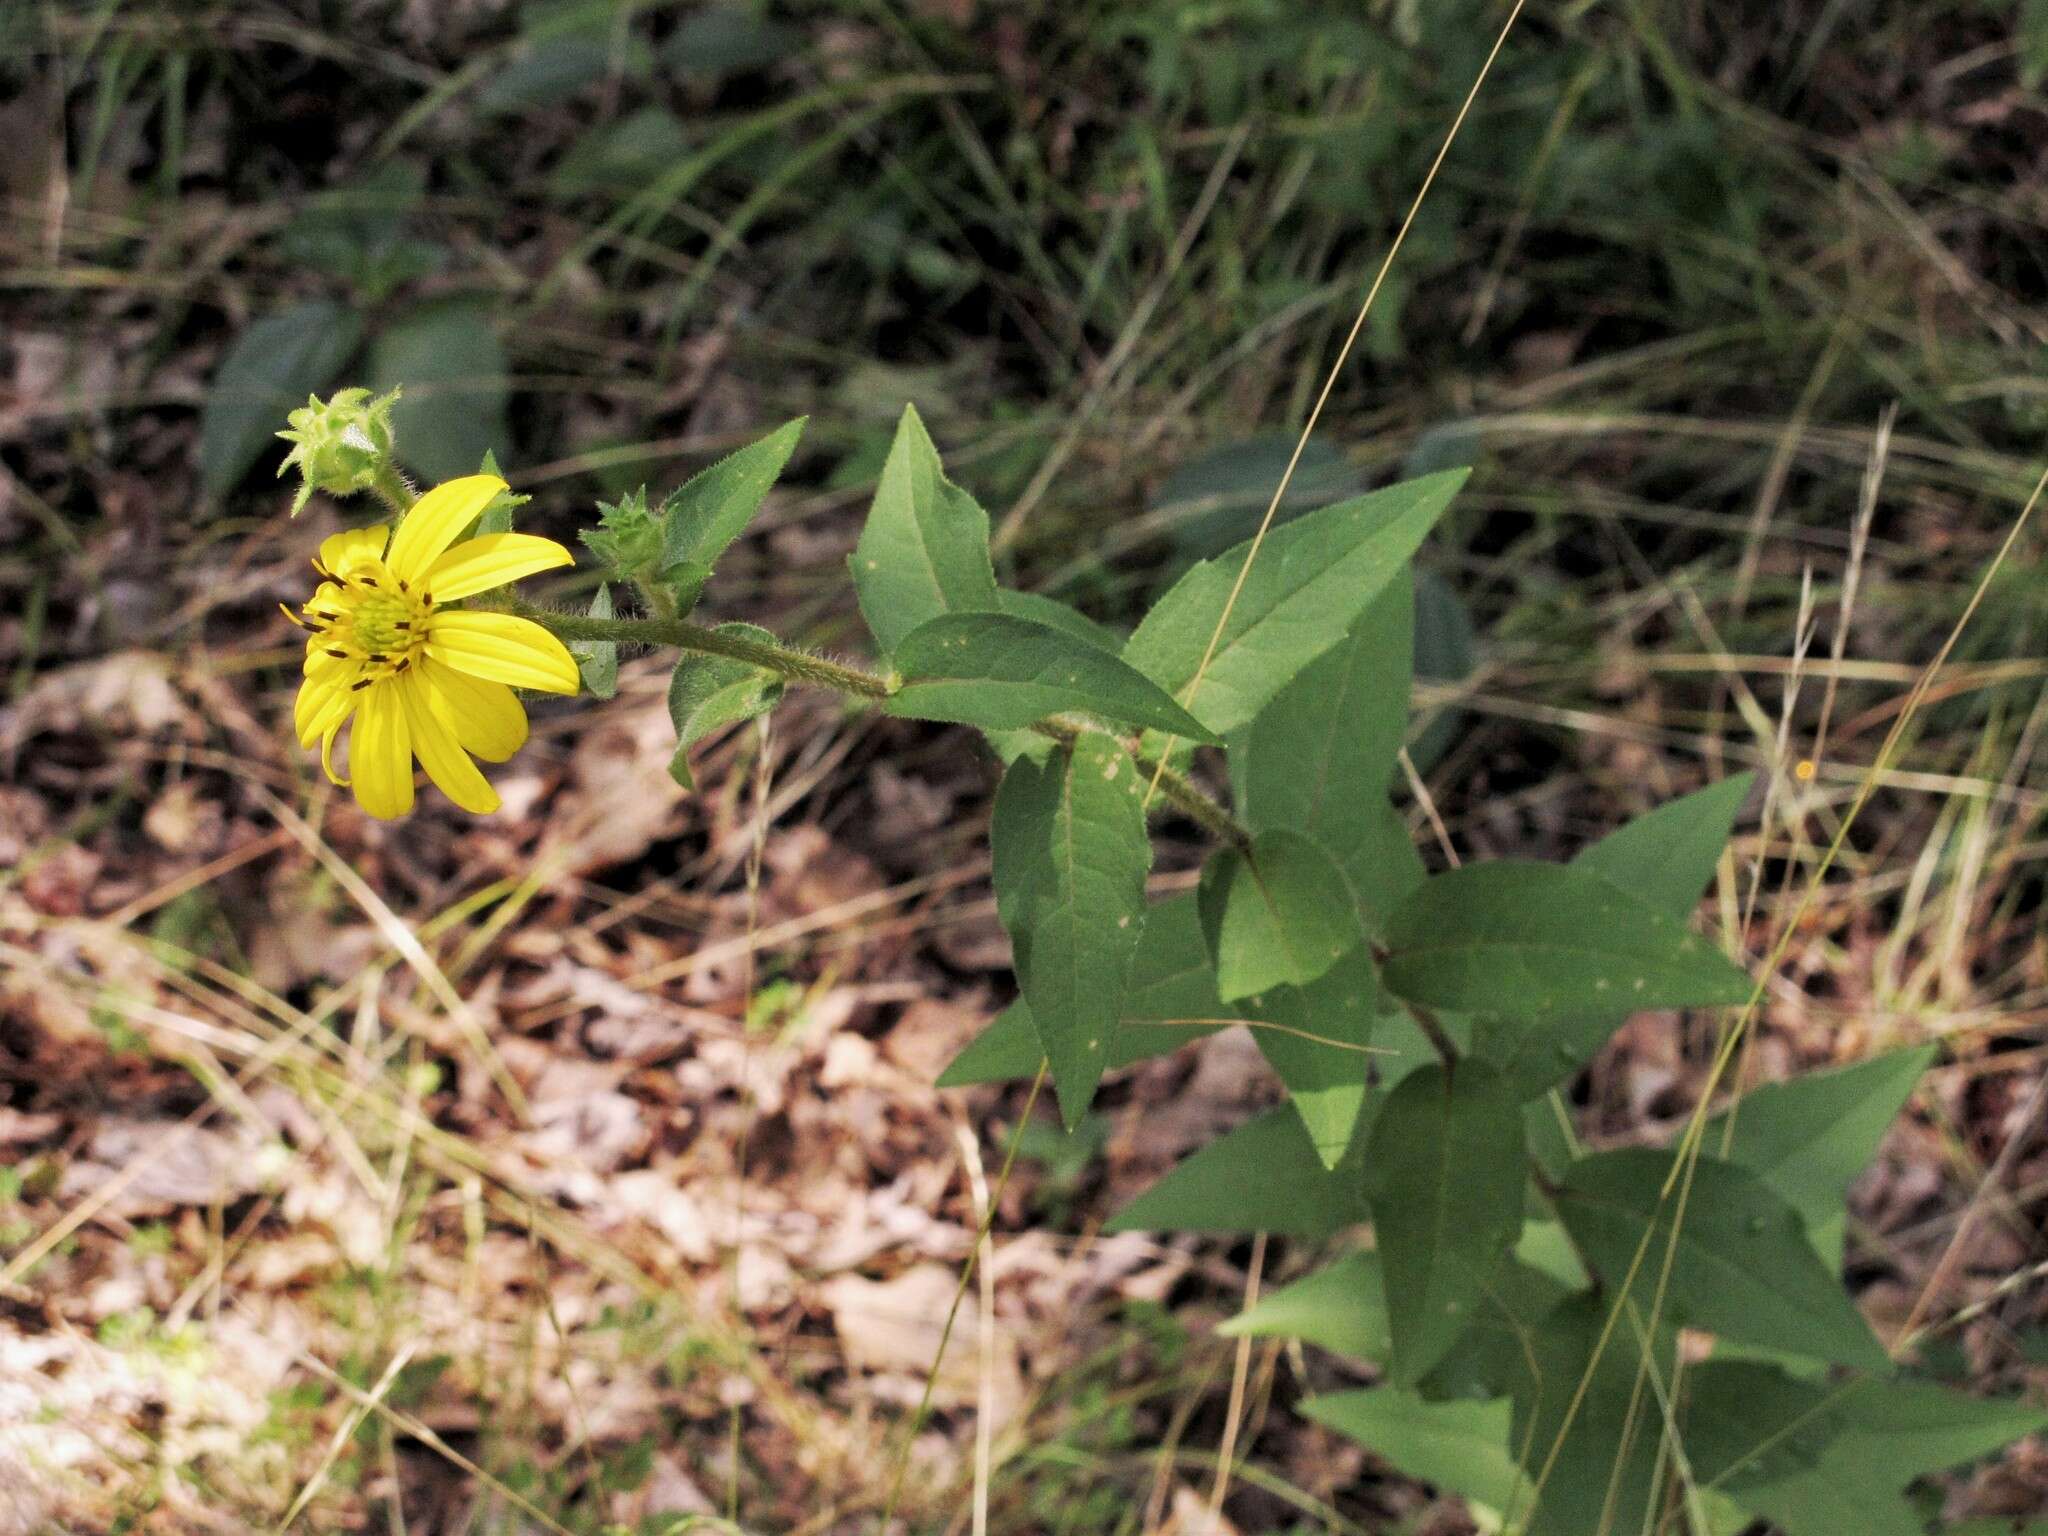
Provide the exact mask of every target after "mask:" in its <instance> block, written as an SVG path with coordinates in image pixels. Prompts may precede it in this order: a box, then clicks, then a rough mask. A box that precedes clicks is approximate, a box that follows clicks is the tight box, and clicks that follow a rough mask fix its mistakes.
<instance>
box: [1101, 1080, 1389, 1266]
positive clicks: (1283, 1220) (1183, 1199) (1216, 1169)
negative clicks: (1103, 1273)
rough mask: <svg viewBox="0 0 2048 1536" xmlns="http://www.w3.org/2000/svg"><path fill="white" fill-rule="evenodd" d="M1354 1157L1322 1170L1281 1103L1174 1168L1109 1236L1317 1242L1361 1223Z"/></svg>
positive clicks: (1120, 1216)
mask: <svg viewBox="0 0 2048 1536" xmlns="http://www.w3.org/2000/svg"><path fill="white" fill-rule="evenodd" d="M1361 1183H1362V1179H1361V1175H1360V1168H1359V1165H1358V1159H1357V1158H1356V1157H1352V1158H1347V1159H1346V1160H1345V1161H1344V1162H1343V1163H1340V1164H1339V1165H1338V1166H1337V1167H1336V1168H1335V1169H1330V1168H1325V1167H1324V1166H1323V1160H1322V1158H1321V1157H1320V1156H1318V1155H1317V1153H1316V1149H1315V1146H1314V1144H1313V1143H1312V1142H1310V1140H1309V1139H1308V1133H1307V1132H1306V1131H1305V1130H1303V1129H1302V1125H1301V1116H1299V1115H1297V1114H1296V1113H1295V1112H1294V1111H1293V1110H1291V1109H1289V1108H1288V1107H1287V1106H1286V1105H1285V1104H1282V1105H1281V1106H1280V1107H1279V1108H1278V1109H1272V1110H1268V1111H1267V1112H1266V1113H1265V1114H1263V1115H1261V1116H1260V1117H1259V1118H1258V1119H1256V1120H1254V1121H1252V1122H1250V1123H1249V1124H1247V1125H1242V1126H1239V1127H1238V1128H1237V1129H1236V1130H1234V1131H1232V1132H1231V1133H1230V1134H1229V1135H1228V1136H1225V1137H1222V1138H1221V1139H1220V1140H1217V1141H1212V1142H1211V1143H1209V1145H1208V1146H1206V1147H1204V1148H1202V1150H1201V1151H1199V1152H1197V1153H1195V1154H1194V1155H1193V1156H1191V1157H1189V1158H1187V1159H1185V1160H1184V1161H1182V1162H1181V1163H1180V1164H1178V1165H1177V1166H1176V1167H1175V1168H1174V1169H1173V1171H1172V1172H1170V1173H1168V1174H1167V1175H1166V1176H1165V1177H1164V1178H1162V1179H1161V1180H1160V1181H1159V1182H1158V1183H1157V1184H1154V1185H1153V1186H1152V1187H1151V1188H1150V1189H1148V1190H1146V1191H1145V1193H1144V1194H1142V1195H1140V1196H1138V1198H1137V1199H1135V1200H1133V1201H1132V1202H1131V1203H1130V1204H1129V1205H1127V1206H1125V1207H1124V1208H1123V1209H1122V1210H1120V1211H1118V1212H1117V1213H1116V1214H1115V1215H1114V1216H1112V1217H1111V1218H1110V1219H1109V1222H1108V1224H1107V1225H1108V1230H1110V1231H1112V1232H1273V1233H1278V1234H1280V1235H1282V1236H1285V1237H1305V1238H1324V1237H1328V1236H1330V1235H1331V1234H1332V1233H1334V1232H1339V1231H1342V1230H1343V1229H1344V1228H1345V1227H1352V1226H1357V1225H1358V1224H1359V1223H1360V1222H1362V1221H1364V1220H1365V1219H1366V1214H1367V1212H1366V1205H1365V1199H1364V1197H1363V1195H1362V1194H1361V1193H1360V1186H1361Z"/></svg>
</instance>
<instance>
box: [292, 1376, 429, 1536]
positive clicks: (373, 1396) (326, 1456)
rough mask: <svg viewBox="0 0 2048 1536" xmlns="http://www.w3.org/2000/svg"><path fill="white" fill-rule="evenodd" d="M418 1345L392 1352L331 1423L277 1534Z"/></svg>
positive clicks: (314, 1492) (321, 1483)
mask: <svg viewBox="0 0 2048 1536" xmlns="http://www.w3.org/2000/svg"><path fill="white" fill-rule="evenodd" d="M418 1347H419V1346H418V1345H417V1344H408V1345H406V1346H405V1347H404V1348H403V1349H400V1350H397V1351H396V1352H394V1353H393V1354H392V1356H391V1363H390V1364H389V1365H387V1366H385V1367H384V1374H383V1375H381V1376H379V1377H378V1378H377V1380H376V1383H375V1384H374V1385H373V1386H372V1387H371V1388H370V1390H369V1392H368V1393H367V1394H365V1395H364V1396H363V1398H361V1399H360V1400H359V1401H358V1402H357V1403H356V1405H355V1406H354V1407H353V1408H351V1409H350V1410H349V1412H348V1413H347V1414H346V1415H344V1416H343V1418H342V1421H341V1422H340V1423H339V1424H337V1425H335V1426H334V1433H333V1435H331V1436H330V1437H329V1438H328V1441H327V1449H326V1451H325V1452H323V1453H322V1455H321V1457H320V1464H319V1465H318V1466H316V1467H315V1468H314V1469H313V1475H312V1476H311V1477H309V1478H307V1479H306V1482H305V1485H304V1486H303V1487H301V1488H300V1489H299V1492H298V1496H297V1497H296V1498H294V1499H293V1500H292V1502H291V1504H290V1506H289V1507H288V1508H287V1509H286V1510H285V1512H284V1518H283V1519H281V1520H279V1521H278V1522H277V1527H276V1529H277V1536H284V1533H285V1532H286V1531H288V1530H290V1529H291V1528H292V1522H293V1521H294V1520H296V1519H298V1518H299V1516H300V1515H301V1514H302V1513H304V1511H305V1508H306V1506H307V1505H308V1504H311V1503H312V1502H313V1500H315V1499H316V1498H318V1497H319V1496H320V1490H321V1489H322V1488H324V1487H325V1486H326V1485H327V1479H328V1478H329V1477H330V1476H332V1475H333V1473H334V1464H335V1462H337V1461H339V1460H340V1459H341V1453H342V1451H343V1449H344V1448H345V1447H346V1446H347V1445H348V1443H349V1441H350V1440H352V1439H354V1438H355V1433H356V1431H357V1430H358V1429H360V1428H361V1427H362V1423H363V1420H365V1419H367V1418H368V1417H369V1416H370V1412H371V1409H372V1408H373V1407H374V1405H376V1404H377V1403H380V1402H382V1401H383V1400H384V1394H385V1393H387V1392H389V1391H390V1390H391V1384H392V1383H393V1382H395V1381H397V1380H398V1373H399V1372H400V1371H402V1370H404V1369H405V1368H406V1366H407V1364H408V1363H410V1362H411V1360H412V1357H413V1352H414V1351H415V1350H416V1349H418Z"/></svg>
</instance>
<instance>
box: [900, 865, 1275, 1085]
mask: <svg viewBox="0 0 2048 1536" xmlns="http://www.w3.org/2000/svg"><path fill="white" fill-rule="evenodd" d="M1237 1018H1238V1012H1237V1010H1236V1009H1234V1008H1226V1007H1224V1006H1223V1004H1222V1003H1221V1002H1220V1001H1218V1000H1217V997H1216V971H1215V967H1214V966H1213V965H1212V964H1211V963H1210V960H1209V944H1208V941H1207V940H1206V939H1204V938H1203V937H1202V922H1201V918H1200V917H1199V916H1197V915H1196V912H1195V898H1194V893H1193V892H1189V893H1188V894H1186V895H1182V896H1175V897H1173V898H1172V899H1171V900H1168V901H1162V902H1160V903H1158V904H1157V905H1156V906H1153V907H1151V908H1149V909H1148V910H1147V912H1146V914H1145V924H1144V931H1143V932H1142V933H1141V934H1139V935H1138V947H1137V950H1136V952H1135V953H1134V954H1133V955H1132V956H1131V974H1130V979H1129V981H1128V983H1127V984H1126V987H1125V990H1124V1011H1123V1018H1122V1020H1121V1022H1120V1026H1119V1028H1118V1029H1117V1032H1116V1034H1115V1036H1114V1037H1113V1038H1112V1039H1111V1041H1110V1047H1109V1063H1108V1066H1107V1067H1106V1068H1105V1069H1104V1070H1106V1071H1111V1072H1113V1071H1115V1070H1117V1069H1118V1068H1119V1067H1127V1066H1129V1065H1131V1063H1132V1062H1135V1061H1143V1060H1144V1059H1145V1058H1147V1057H1148V1056H1159V1055H1164V1054H1165V1053H1166V1052H1168V1051H1173V1050H1178V1049H1179V1048H1180V1047H1181V1046H1183V1045H1186V1044H1188V1043H1189V1042H1190V1041H1194V1040H1199V1039H1201V1038H1203V1037H1204V1036H1205V1035H1213V1034H1215V1033H1216V1031H1217V1030H1219V1029H1222V1028H1224V1027H1225V1026H1226V1025H1228V1024H1231V1023H1234V1022H1236V1020H1237ZM1168 1021H1171V1022H1168ZM1197 1021H1200V1022H1197ZM1044 1057H1045V1049H1044V1047H1043V1046H1042V1045H1040V1044H1039V1040H1038V1026H1037V1025H1036V1024H1035V1023H1033V1022H1032V1018H1031V1008H1030V1005H1029V1004H1027V1003H1026V1002H1024V1000H1023V999H1022V998H1019V999H1018V1000H1017V1001H1016V1002H1014V1003H1012V1004H1011V1005H1010V1006H1009V1007H1007V1008H1005V1009H1004V1010H1003V1011H1002V1012H1001V1013H999V1014H997V1015H996V1017H995V1019H994V1021H993V1022H992V1023H991V1024H990V1025H989V1027H988V1028H987V1029H985V1030H983V1031H982V1032H981V1033H980V1034H979V1035H977V1036H975V1038H974V1039H973V1040H971V1041H970V1042H968V1045H967V1047H966V1049H964V1050H963V1051H961V1053H960V1054H959V1055H958V1056H956V1057H954V1058H953V1060H952V1062H951V1064H950V1065H948V1066H947V1068H946V1070H945V1071H944V1072H942V1073H940V1074H939V1081H938V1086H939V1087H941V1088H960V1087H965V1086H966V1085H968V1084H970V1083H1000V1082H1007V1081H1009V1080H1011V1079H1014V1078H1019V1077H1029V1076H1031V1075H1032V1074H1033V1073H1034V1072H1036V1071H1037V1070H1038V1063H1039V1062H1040V1061H1041V1060H1043V1059H1044Z"/></svg>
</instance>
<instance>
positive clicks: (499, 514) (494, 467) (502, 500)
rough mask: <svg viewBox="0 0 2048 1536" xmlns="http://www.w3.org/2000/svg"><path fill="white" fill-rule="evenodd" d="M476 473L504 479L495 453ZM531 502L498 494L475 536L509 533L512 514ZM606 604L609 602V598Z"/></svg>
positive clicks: (510, 493) (480, 517)
mask: <svg viewBox="0 0 2048 1536" xmlns="http://www.w3.org/2000/svg"><path fill="white" fill-rule="evenodd" d="M476 472H477V473H478V474H480V475H496V476H497V477H498V478H499V479H500V480H502V479H504V478H505V474H504V471H503V470H501V469H499V468H498V456H497V455H496V454H495V453H486V454H485V455H484V456H483V458H482V460H481V461H479V463H478V464H477V471H476ZM531 500H533V498H532V497H531V496H522V495H520V494H519V493H518V492H517V491H500V492H498V494H497V495H495V496H493V497H492V498H491V501H490V505H489V506H487V507H485V508H484V509H483V511H482V512H480V513H479V514H478V515H477V520H476V531H477V536H478V537H479V538H481V537H482V536H483V535H484V534H487V533H510V532H511V531H512V514H513V513H514V512H517V511H518V510H519V509H520V508H521V507H523V506H525V505H526V504H527V503H528V502H529V501H531ZM606 602H607V603H609V602H610V598H609V596H607V598H606ZM605 611H606V612H607V613H609V612H610V611H611V610H610V609H609V608H607V609H606V610H605Z"/></svg>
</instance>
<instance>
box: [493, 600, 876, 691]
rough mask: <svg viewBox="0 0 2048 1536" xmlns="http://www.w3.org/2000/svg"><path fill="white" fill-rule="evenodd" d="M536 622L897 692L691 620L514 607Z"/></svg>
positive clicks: (804, 655) (790, 650) (561, 634)
mask: <svg viewBox="0 0 2048 1536" xmlns="http://www.w3.org/2000/svg"><path fill="white" fill-rule="evenodd" d="M513 611H515V612H517V613H518V614H520V615H521V616H522V617H524V618H529V619H532V620H533V621H534V622H535V623H537V624H539V625H540V626H541V627H542V628H543V629H546V630H548V631H549V632H550V633H552V634H553V635H554V636H555V637H556V638H557V639H559V640H611V641H615V642H616V643H618V644H620V645H667V646H673V647H675V648H676V649H677V650H680V651H697V652H699V653H701V654H703V655H706V656H726V657H730V658H731V659H732V660H734V661H744V662H749V663H751V664H752V665H754V666H757V667H761V668H763V669H765V670H767V671H769V672H774V673H778V674H779V675H781V676H783V677H786V678H788V679H789V680H790V681H791V682H795V683H811V684H814V685H816V686H818V687H821V688H833V689H837V690H838V691H839V692H840V693H850V694H853V695H854V696H856V697H858V698H863V699H886V698H888V697H889V695H890V694H892V693H894V692H895V691H896V690H895V688H894V687H893V686H892V685H891V684H890V682H889V680H888V679H887V678H886V677H882V676H879V675H878V674H876V673H873V672H866V671H863V670H862V669H861V668H859V667H849V666H846V665H844V664H843V663H840V662H836V661H827V660H826V659H825V658H824V657H822V656H813V655H811V654H810V653H809V652H808V651H799V650H797V649H795V648H794V647H793V646H787V645H771V644H769V643H768V642H766V641H762V640H749V639H747V638H746V637H745V636H744V635H733V634H727V633H725V632H724V631H722V630H716V629H712V628H711V627H710V626H708V625H705V624H693V623H692V622H690V620H688V619H595V618H590V617H588V616H587V615H582V614H573V613H549V612H547V611H545V610H543V609H537V608H529V607H527V606H525V605H524V604H519V605H515V607H514V610H513Z"/></svg>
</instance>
